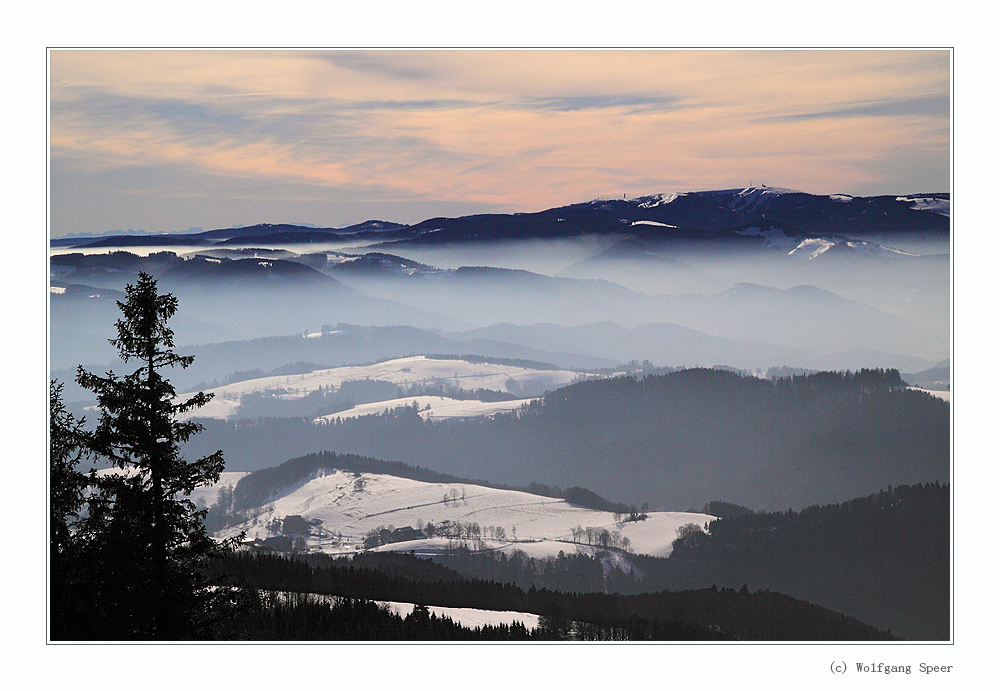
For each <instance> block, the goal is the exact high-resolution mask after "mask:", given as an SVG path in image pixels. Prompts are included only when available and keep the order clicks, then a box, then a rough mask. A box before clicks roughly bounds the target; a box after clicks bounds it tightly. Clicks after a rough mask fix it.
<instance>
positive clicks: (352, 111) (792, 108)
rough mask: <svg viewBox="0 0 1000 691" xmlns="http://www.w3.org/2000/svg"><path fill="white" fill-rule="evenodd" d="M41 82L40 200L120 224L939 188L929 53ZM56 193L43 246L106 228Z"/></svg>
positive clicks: (477, 54) (564, 57)
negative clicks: (47, 178)
mask: <svg viewBox="0 0 1000 691" xmlns="http://www.w3.org/2000/svg"><path fill="white" fill-rule="evenodd" d="M50 74H51V91H50V94H51V98H50V103H51V111H50V156H51V160H52V163H53V165H52V182H53V188H54V189H57V190H67V189H69V185H68V182H67V181H68V180H69V177H72V179H73V180H74V184H75V185H77V186H83V187H85V188H87V189H88V190H89V193H90V194H91V195H92V197H93V199H94V200H95V201H94V202H93V203H89V204H88V205H87V208H88V209H92V208H97V206H98V205H104V206H106V207H108V208H113V207H116V206H117V207H120V208H121V209H122V213H123V214H124V213H131V214H134V215H135V217H134V218H131V219H126V220H123V221H122V222H121V227H133V228H149V229H154V228H155V229H161V230H173V229H178V228H188V227H190V226H192V225H197V226H202V227H221V226H227V225H231V224H232V223H233V222H236V221H234V220H232V219H230V218H227V217H226V215H227V214H232V208H233V207H232V204H230V203H229V201H228V200H230V199H245V198H246V194H247V190H253V194H254V195H255V200H254V204H253V209H254V210H255V211H256V213H258V214H259V215H260V216H261V218H259V219H258V220H272V221H281V220H287V219H282V218H278V217H276V215H277V214H279V213H287V209H288V208H289V204H292V203H294V202H295V201H296V200H299V201H301V200H302V199H303V198H304V197H308V198H309V199H310V200H312V202H314V203H313V205H312V206H310V207H309V208H310V209H311V213H314V214H316V215H315V216H314V217H313V218H310V219H305V218H303V217H302V216H301V215H299V219H300V220H310V221H311V222H314V223H317V224H320V225H341V224H346V223H351V222H356V221H358V220H364V219H359V218H357V217H354V216H351V215H350V214H353V213H356V209H357V208H358V207H357V206H352V205H351V204H349V203H348V202H354V203H362V204H368V203H372V204H374V203H376V202H378V201H379V200H390V199H391V200H392V201H393V206H392V211H393V213H394V214H396V216H395V217H393V218H388V219H387V220H399V221H404V222H415V221H419V220H421V219H422V218H423V217H424V216H421V215H420V214H424V213H427V211H428V209H429V208H430V207H428V204H431V205H433V204H434V203H439V204H440V205H441V208H442V209H444V208H448V209H455V208H459V207H457V206H456V205H472V206H471V207H467V206H461V208H473V209H474V208H481V209H483V210H497V209H501V210H510V211H515V210H516V211H532V210H538V209H541V208H547V207H550V206H555V205H559V204H566V203H573V202H577V201H581V200H585V199H592V198H594V197H598V196H607V195H614V196H618V195H620V194H621V193H622V192H628V193H631V194H651V193H659V192H667V191H671V190H683V189H708V188H713V187H719V188H721V187H734V186H738V185H742V184H746V182H747V181H749V180H750V179H754V180H761V179H767V181H768V182H769V183H771V184H776V185H778V184H780V185H782V186H786V187H794V188H798V189H804V190H806V191H816V192H830V191H838V192H847V193H853V194H866V193H895V192H899V191H900V190H904V191H905V190H908V189H916V188H920V189H924V190H936V189H945V188H946V187H947V184H948V175H949V166H948V155H947V152H948V149H949V141H948V132H949V120H948V117H949V107H948V106H949V79H950V61H949V54H948V52H947V51H870V52H869V51H371V52H363V51H318V52H317V51H313V52H299V51H53V52H52V53H51V57H50ZM894 161H895V162H894ZM914 161H920V162H921V166H920V167H919V168H917V169H914V166H913V165H912V163H913V162H914ZM904 162H905V163H904ZM147 169H148V170H149V171H154V170H155V171H159V172H157V173H156V174H155V175H154V174H150V175H148V176H144V175H143V173H142V171H143V170H147ZM126 170H127V171H131V172H130V174H131V175H138V176H139V177H148V178H149V179H150V180H169V181H170V182H169V185H168V187H169V191H167V190H164V191H162V192H158V191H157V189H156V187H155V185H149V186H142V187H141V190H140V189H137V188H135V187H134V186H128V185H126V184H124V183H123V180H126V178H125V177H123V175H122V174H120V172H121V171H126ZM116 171H118V173H116ZM206 176H208V177H206ZM206 179H211V180H212V184H211V186H210V189H211V190H212V193H213V195H214V197H215V198H216V199H217V200H218V211H217V212H215V213H213V212H212V211H211V206H210V204H208V202H206V197H205V189H206V186H205V180H206ZM304 192H305V194H303V193H304ZM158 194H159V195H161V196H162V197H163V198H167V197H169V199H170V204H169V205H167V204H163V203H160V202H159V201H157V199H156V198H157V195H158ZM73 196H74V195H71V194H67V195H62V196H60V195H56V194H55V193H53V195H52V202H51V206H52V209H53V223H52V232H53V234H54V235H59V234H63V233H66V232H103V231H104V230H107V229H108V228H107V227H105V226H104V225H102V224H106V223H108V216H107V214H98V213H89V214H83V213H76V214H74V213H73V209H72V208H70V206H69V205H70V203H71V202H70V200H69V199H70V197H73ZM136 199H142V200H143V201H145V207H143V205H142V204H139V203H135V204H132V201H131V200H136ZM185 199H190V200H197V202H195V201H191V202H190V204H187V203H186V202H185ZM323 199H327V200H330V201H329V203H325V204H324V203H322V201H321V200H323ZM407 200H411V201H412V202H413V206H412V212H409V213H408V212H406V208H407V207H406V201H407ZM77 201H78V200H77ZM476 204H478V205H480V206H479V207H476V206H475V205H476ZM64 205H65V206H64ZM77 208H79V205H77ZM143 208H146V209H148V210H149V211H148V212H146V211H143ZM365 208H366V209H369V208H371V207H367V206H366V207H365ZM164 209H167V210H166V211H164ZM153 210H156V211H155V212H154V211H153ZM57 212H58V213H57ZM196 213H197V214H198V215H199V217H198V218H191V217H190V216H191V215H193V214H196ZM206 216H207V217H206ZM265 217H266V218H265ZM57 218H58V219H60V220H59V223H58V224H57V223H56V222H55V219H57ZM65 219H73V221H72V223H73V227H66V225H65V224H66V223H67V221H66V220H65ZM243 220H248V219H243Z"/></svg>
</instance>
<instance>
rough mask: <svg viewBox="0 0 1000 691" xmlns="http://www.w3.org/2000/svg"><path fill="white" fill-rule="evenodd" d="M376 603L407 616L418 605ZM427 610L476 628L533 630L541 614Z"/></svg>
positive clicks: (325, 598)
mask: <svg viewBox="0 0 1000 691" xmlns="http://www.w3.org/2000/svg"><path fill="white" fill-rule="evenodd" d="M277 594H278V595H281V596H283V597H285V598H291V597H298V596H300V595H302V593H289V592H283V591H282V592H278V593H277ZM306 596H307V597H308V598H309V599H310V600H312V601H314V602H326V603H331V604H332V603H333V602H334V601H335V600H337V599H338V598H337V597H336V596H335V595H319V594H317V593H306ZM374 602H375V604H377V605H379V606H380V607H382V608H384V609H387V610H388V611H390V612H392V613H394V614H398V615H399V616H401V617H407V616H409V615H410V613H411V612H412V611H413V609H414V607H416V605H415V604H414V603H412V602H394V601H391V600H375V601H374ZM427 610H428V611H429V612H430V613H431V614H433V615H435V616H437V617H438V618H439V619H440V618H447V619H451V620H452V621H453V622H455V623H456V624H460V625H462V626H465V627H468V628H470V629H475V628H478V627H480V626H498V625H500V624H506V625H508V626H509V625H511V624H513V623H515V622H520V623H522V624H524V628H526V629H528V630H529V631H533V630H534V629H537V628H538V620H539V619H540V616H539V615H537V614H531V613H529V612H511V611H507V610H496V611H494V610H489V609H474V608H472V607H438V606H437V605H428V606H427Z"/></svg>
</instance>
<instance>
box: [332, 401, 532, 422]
mask: <svg viewBox="0 0 1000 691" xmlns="http://www.w3.org/2000/svg"><path fill="white" fill-rule="evenodd" d="M534 400H537V399H534V398H521V399H517V400H513V401H491V402H487V401H476V400H459V399H455V398H448V397H445V396H407V397H405V398H394V399H392V400H389V401H379V402H377V403H364V404H362V405H356V406H354V407H353V408H351V409H350V410H342V411H340V412H337V413H331V414H330V415H324V416H322V417H318V418H316V420H315V421H316V422H333V421H334V420H344V419H347V418H355V417H362V416H364V415H378V414H380V413H383V412H385V411H386V410H395V409H396V408H411V407H414V405H415V406H416V410H417V412H418V413H419V415H420V417H422V418H423V419H425V420H454V419H461V418H473V417H492V416H493V415H496V414H498V413H510V412H513V411H515V410H518V409H520V408H521V407H522V406H525V405H527V404H529V403H531V402H532V401H534Z"/></svg>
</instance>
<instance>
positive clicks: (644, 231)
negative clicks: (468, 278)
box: [52, 186, 950, 248]
mask: <svg viewBox="0 0 1000 691" xmlns="http://www.w3.org/2000/svg"><path fill="white" fill-rule="evenodd" d="M949 213H950V194H949V193H924V194H913V195H898V196H897V195H888V196H876V197H852V196H849V195H842V194H832V195H816V194H808V193H805V192H798V191H795V190H787V189H783V188H777V187H767V186H756V187H748V188H745V189H731V190H714V191H703V192H683V193H674V194H660V195H652V196H644V197H635V198H631V199H624V198H623V199H597V200H594V201H590V202H585V203H581V204H572V205H569V206H563V207H558V208H554V209H548V210H545V211H539V212H535V213H515V214H477V215H472V216H462V217H458V218H431V219H427V220H425V221H421V222H420V223H416V224H413V225H404V224H399V223H392V222H387V221H375V220H371V221H365V222H363V223H358V224H355V225H351V226H347V227H344V228H317V227H314V226H303V225H292V224H269V223H262V224H258V225H254V226H248V227H241V228H219V229H215V230H207V231H202V232H199V233H170V234H157V235H153V234H149V235H134V234H122V235H112V236H102V237H100V238H81V237H72V238H69V237H68V238H56V239H54V240H53V241H52V245H53V246H59V247H90V248H93V247H110V246H116V247H136V246H144V245H145V246H148V245H150V244H158V245H177V244H190V245H209V244H214V243H221V244H225V245H234V244H248V243H258V244H259V243H268V242H270V243H276V242H282V243H288V242H297V243H317V242H329V241H332V240H343V239H346V238H350V239H364V240H370V241H381V242H388V243H395V242H402V243H413V242H417V243H421V244H423V243H432V244H438V243H454V242H488V241H497V240H525V239H550V238H559V237H573V236H579V235H586V234H612V235H613V234H625V233H628V234H636V235H638V236H639V237H641V238H642V239H643V240H644V241H647V242H650V241H655V242H662V241H684V242H705V241H711V242H715V243H719V242H721V243H724V244H733V245H741V244H747V243H750V242H753V241H754V239H755V238H756V239H758V240H759V239H760V238H766V236H767V235H768V233H770V232H771V231H770V230H769V229H771V228H775V229H776V231H775V232H778V233H781V234H783V235H784V236H787V237H788V238H793V239H794V238H807V237H815V236H824V235H833V236H838V237H840V238H842V239H846V238H852V239H856V240H867V241H869V242H885V241H891V239H892V238H893V237H900V236H907V237H929V238H941V237H947V235H948V233H949V228H950V222H949V218H948V215H949ZM754 228H757V229H759V231H760V232H759V233H757V234H755V233H754V232H752V229H754ZM748 231H750V232H748ZM761 242H763V241H761Z"/></svg>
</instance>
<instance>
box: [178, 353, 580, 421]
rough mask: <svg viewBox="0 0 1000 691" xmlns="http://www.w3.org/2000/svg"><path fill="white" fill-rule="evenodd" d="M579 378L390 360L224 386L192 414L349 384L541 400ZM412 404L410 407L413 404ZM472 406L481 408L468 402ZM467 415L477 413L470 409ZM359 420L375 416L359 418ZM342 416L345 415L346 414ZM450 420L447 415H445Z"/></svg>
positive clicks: (225, 413)
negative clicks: (249, 397) (248, 399)
mask: <svg viewBox="0 0 1000 691" xmlns="http://www.w3.org/2000/svg"><path fill="white" fill-rule="evenodd" d="M581 376H582V375H581V374H580V373H578V372H571V371H569V370H557V369H532V368H530V367H518V366H514V365H500V364H492V363H487V362H479V363H472V362H467V361H465V360H451V359H448V360H445V359H435V358H429V357H426V356H423V355H418V356H414V357H407V358H400V359H396V360H388V361H386V362H380V363H377V364H374V365H364V366H358V367H335V368H332V369H321V370H314V371H312V372H308V373H306V374H290V375H280V376H274V377H263V378H259V379H248V380H246V381H240V382H235V383H233V384H227V385H225V386H218V387H215V388H212V389H207V390H206V393H211V394H214V396H213V398H212V400H211V401H210V402H209V403H208V404H207V405H205V406H204V407H202V408H199V409H198V410H196V411H192V412H191V413H190V414H189V417H207V418H228V417H231V416H232V415H234V414H235V413H236V410H237V408H239V406H240V400H241V399H242V397H243V396H245V395H246V394H249V393H255V392H264V391H270V392H275V393H277V394H278V396H279V398H283V399H296V398H303V397H305V396H307V395H308V394H310V393H313V392H315V391H319V390H321V389H339V388H340V386H341V385H342V384H343V383H344V382H345V381H359V380H365V379H368V380H372V381H382V382H389V383H392V384H396V385H398V386H400V387H401V388H402V389H404V390H406V389H408V388H410V387H415V386H416V387H420V386H443V387H451V388H459V389H462V390H465V391H474V390H476V389H490V390H494V391H504V392H510V393H515V392H522V391H528V392H537V393H536V394H535V395H537V394H540V393H542V392H544V391H546V390H552V389H557V388H559V387H561V386H565V385H567V384H571V383H573V382H574V381H576V380H578V379H580V378H581ZM191 395H192V394H190V393H188V394H182V395H181V396H180V398H182V399H186V398H188V397H190V396H191ZM407 400H408V404H412V401H410V400H409V399H407ZM428 403H431V406H432V408H434V407H435V406H434V403H433V402H432V401H430V400H427V401H424V402H422V403H421V404H420V405H421V407H424V406H426V405H427V404H428ZM465 403H467V404H469V405H471V404H473V403H475V402H465ZM522 403H524V401H510V402H509V404H510V405H511V406H512V407H510V408H507V407H506V406H507V404H505V405H504V406H499V407H496V409H495V410H493V408H491V407H490V406H482V407H483V410H484V413H483V414H486V412H485V411H487V410H489V411H490V414H492V413H494V412H498V411H499V410H503V409H510V410H513V409H515V408H518V407H520V406H521V404H522ZM443 404H444V402H443V401H442V402H440V404H439V406H438V407H442V406H443ZM386 407H395V406H390V405H388V404H386V403H381V404H377V405H376V408H377V409H373V410H371V412H381V411H382V410H384V409H385V408H386ZM466 407H467V409H471V408H469V407H468V405H467V406H466ZM356 414H357V415H366V414H370V413H368V412H359V413H356ZM341 415H344V414H343V413H342V414H341ZM445 416H447V415H445Z"/></svg>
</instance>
